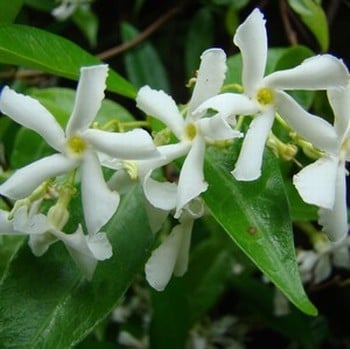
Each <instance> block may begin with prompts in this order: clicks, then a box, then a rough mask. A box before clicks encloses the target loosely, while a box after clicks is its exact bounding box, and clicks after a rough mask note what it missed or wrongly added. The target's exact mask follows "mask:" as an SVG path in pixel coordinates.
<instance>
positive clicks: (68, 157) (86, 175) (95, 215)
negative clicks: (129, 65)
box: [0, 65, 159, 234]
mask: <svg viewBox="0 0 350 349" xmlns="http://www.w3.org/2000/svg"><path fill="white" fill-rule="evenodd" d="M107 71H108V67H107V65H98V66H91V67H83V68H82V69H81V75H80V79H79V84H78V88H77V94H76V99H75V104H74V108H73V112H72V114H71V116H70V118H69V121H68V123H67V126H66V129H65V130H63V129H62V128H61V126H60V125H59V124H58V122H57V121H56V119H55V118H54V116H53V115H52V114H51V113H50V112H49V111H48V110H47V109H46V108H44V107H43V106H42V105H41V104H40V103H39V102H38V101H36V100H35V99H33V98H31V97H28V96H24V95H22V94H18V93H16V92H15V91H13V90H11V89H10V88H9V87H5V88H4V89H3V91H2V93H1V96H0V110H1V111H2V112H3V113H4V114H7V115H8V116H9V117H10V118H12V119H13V120H14V121H16V122H18V123H19V124H21V125H23V126H25V127H27V128H29V129H32V130H34V131H35V132H37V133H38V134H39V135H41V136H42V137H43V138H44V139H45V140H46V142H47V143H48V144H49V145H50V146H51V147H52V148H54V149H55V150H56V151H58V153H57V154H54V155H51V156H48V157H45V158H43V159H40V160H38V161H36V162H33V163H31V164H29V165H27V166H25V167H23V168H22V169H19V170H17V171H16V172H15V173H14V174H13V175H12V176H11V177H10V178H9V179H8V180H7V181H6V182H5V183H3V184H2V185H0V194H2V195H4V196H7V197H9V198H11V199H15V200H18V199H22V198H25V197H27V196H28V195H29V194H31V193H32V192H33V190H34V189H35V188H37V187H38V186H39V185H40V184H41V183H42V182H43V181H45V180H46V179H48V178H50V177H56V176H59V175H62V174H64V173H67V172H69V171H71V170H73V169H75V168H77V167H79V166H80V167H81V178H82V180H81V190H82V201H83V211H84V217H85V221H86V226H87V229H88V232H89V233H90V234H94V233H97V232H98V231H99V230H100V228H101V227H102V226H103V225H104V224H106V222H107V221H108V220H109V219H110V218H111V216H112V215H113V214H114V212H115V211H116V209H117V207H118V203H119V194H118V193H116V192H112V191H111V190H110V189H109V188H108V187H107V185H106V183H105V181H104V178H103V174H102V170H101V167H100V164H99V160H98V157H97V152H102V153H106V154H108V155H110V156H114V157H117V158H121V159H140V158H149V157H153V156H158V154H159V153H158V151H157V150H156V147H155V146H154V144H153V141H152V138H151V137H150V135H149V134H148V133H147V132H146V131H144V130H141V129H135V130H133V131H130V132H126V133H111V132H105V131H101V130H97V129H89V125H90V124H91V122H92V121H93V120H94V118H95V116H96V114H97V112H98V110H99V108H100V105H101V102H102V99H103V98H104V89H105V80H106V77H107Z"/></svg>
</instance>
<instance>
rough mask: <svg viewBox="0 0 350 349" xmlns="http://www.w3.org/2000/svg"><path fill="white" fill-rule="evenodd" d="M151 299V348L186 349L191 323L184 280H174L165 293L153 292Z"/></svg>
mask: <svg viewBox="0 0 350 349" xmlns="http://www.w3.org/2000/svg"><path fill="white" fill-rule="evenodd" d="M151 298H152V312H153V316H152V321H151V326H150V348H152V349H164V348H167V349H178V348H185V343H186V339H187V334H188V330H189V328H190V323H189V310H188V295H187V294H186V285H185V284H184V280H183V279H182V278H176V279H175V278H173V279H172V280H171V281H170V282H169V284H168V285H167V287H166V289H165V290H164V291H162V292H157V291H152V293H151Z"/></svg>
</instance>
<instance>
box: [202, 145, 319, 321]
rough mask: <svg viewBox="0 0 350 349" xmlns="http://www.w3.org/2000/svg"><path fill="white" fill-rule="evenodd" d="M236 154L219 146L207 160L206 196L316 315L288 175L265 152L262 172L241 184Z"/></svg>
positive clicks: (275, 278)
mask: <svg viewBox="0 0 350 349" xmlns="http://www.w3.org/2000/svg"><path fill="white" fill-rule="evenodd" d="M233 148H234V151H233V152H227V153H224V152H222V151H221V152H219V151H216V150H214V149H211V151H210V152H209V153H208V155H207V158H206V165H205V172H206V179H207V181H208V183H209V189H208V191H207V192H206V193H204V195H203V197H204V199H205V201H206V203H207V206H208V207H209V209H210V211H211V213H212V214H213V216H214V218H215V219H216V220H217V221H218V222H219V223H220V224H221V225H222V227H223V228H224V229H225V230H226V232H227V233H228V234H229V236H230V237H231V238H232V239H233V240H234V241H235V243H236V244H237V245H238V246H239V247H240V248H241V249H242V250H243V251H244V252H245V253H246V254H247V256H249V257H250V258H251V260H252V261H253V262H254V263H255V264H256V265H257V266H258V267H259V268H260V269H261V270H262V271H263V272H264V273H265V274H266V275H267V276H268V278H269V279H270V280H271V281H272V282H274V283H275V285H276V286H277V287H279V288H280V289H281V291H282V292H283V293H284V294H285V295H286V296H287V297H288V298H289V299H290V301H291V302H292V303H294V304H295V305H296V306H297V307H298V308H300V309H301V310H302V311H304V312H305V313H308V314H313V315H315V314H316V313H317V310H316V309H315V307H314V306H313V305H312V304H311V302H310V301H309V299H308V297H307V296H306V294H305V291H304V289H303V286H302V283H301V280H300V276H299V272H298V267H297V264H296V260H295V250H294V244H293V232H292V224H291V218H290V213H289V207H288V202H287V197H286V193H285V189H284V184H283V179H282V177H281V175H280V172H279V168H278V163H277V160H276V158H275V157H274V156H273V155H272V154H271V153H270V152H268V151H267V152H266V156H265V158H264V166H263V172H262V176H261V177H260V178H259V179H258V180H256V181H253V182H238V181H236V180H234V178H233V177H232V175H231V174H230V171H231V170H232V168H233V164H234V160H235V159H236V156H237V153H238V150H239V142H237V143H235V145H234V147H233Z"/></svg>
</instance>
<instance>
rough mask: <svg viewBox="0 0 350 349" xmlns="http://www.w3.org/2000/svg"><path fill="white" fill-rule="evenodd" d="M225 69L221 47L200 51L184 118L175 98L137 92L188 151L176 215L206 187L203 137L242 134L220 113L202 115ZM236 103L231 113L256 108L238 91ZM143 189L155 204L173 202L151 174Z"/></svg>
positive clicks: (140, 101)
mask: <svg viewBox="0 0 350 349" xmlns="http://www.w3.org/2000/svg"><path fill="white" fill-rule="evenodd" d="M225 72H226V55H225V53H224V52H223V51H222V50H221V49H209V50H207V51H205V52H204V53H203V54H202V56H201V64H200V67H199V71H198V77H197V81H196V85H195V87H194V90H193V94H192V98H191V100H190V102H189V103H188V110H187V113H186V117H185V119H184V118H183V116H182V115H181V113H180V111H179V109H178V107H177V105H176V103H175V101H174V100H173V99H172V98H171V97H170V96H169V95H167V94H166V93H164V92H163V91H157V90H153V89H151V88H150V87H148V86H144V87H142V88H141V89H140V91H139V92H138V94H137V97H136V101H137V106H138V107H139V108H140V109H141V110H143V111H144V112H145V113H147V114H149V115H152V116H154V117H155V118H157V119H159V120H160V121H162V122H163V123H164V124H165V125H166V126H168V128H169V129H170V130H171V131H172V132H173V133H174V135H175V136H176V137H177V139H178V140H179V141H180V142H179V143H178V144H177V145H176V147H178V149H177V150H178V151H179V154H181V155H185V154H187V156H186V159H185V161H184V163H183V165H182V168H181V172H180V177H179V182H178V189H177V196H176V204H175V207H176V212H175V217H179V216H180V214H181V210H182V208H183V207H184V206H185V205H186V204H187V203H188V202H190V201H191V200H192V199H193V198H195V197H197V196H198V195H199V194H200V193H202V192H204V191H205V190H206V189H207V186H208V184H207V183H206V182H205V179H204V174H203V162H204V155H205V142H206V140H207V139H210V140H214V141H217V140H228V139H233V138H236V137H241V133H240V132H238V131H236V130H233V129H232V128H231V126H230V125H229V122H228V120H227V119H226V118H225V117H223V116H222V115H220V114H218V115H214V116H212V117H203V116H205V111H206V110H207V109H208V108H206V107H205V106H204V107H201V104H202V103H203V102H205V101H206V100H207V99H208V98H210V97H212V96H215V95H216V94H218V93H219V92H220V89H221V87H222V84H223V82H224V79H225ZM235 106H236V109H235V110H234V112H232V113H231V114H236V115H237V114H247V113H251V112H252V111H253V110H255V109H254V106H253V105H252V103H251V102H250V101H249V100H248V98H246V97H245V96H242V95H237V99H236V105H235ZM150 181H151V182H150ZM145 187H146V189H145ZM158 189H159V190H158ZM144 190H145V193H146V196H147V193H148V194H149V195H148V196H147V198H148V200H149V201H150V202H151V204H152V205H154V206H155V207H158V208H161V209H167V207H172V206H173V203H172V202H169V203H167V202H166V199H167V196H166V195H165V194H164V192H163V189H162V188H161V187H158V186H157V185H156V182H155V181H152V179H151V178H150V176H148V178H147V179H146V181H145V183H144ZM151 192H152V193H151ZM158 199H159V200H158Z"/></svg>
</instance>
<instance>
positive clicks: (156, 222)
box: [145, 200, 169, 234]
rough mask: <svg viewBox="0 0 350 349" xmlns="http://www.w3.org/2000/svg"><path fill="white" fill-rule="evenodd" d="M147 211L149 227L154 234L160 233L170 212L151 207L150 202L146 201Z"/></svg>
mask: <svg viewBox="0 0 350 349" xmlns="http://www.w3.org/2000/svg"><path fill="white" fill-rule="evenodd" d="M145 209H146V213H147V218H148V223H149V227H150V228H151V231H152V233H153V234H155V233H156V232H158V231H159V229H160V228H161V226H162V225H163V223H164V222H165V220H166V218H167V217H168V214H169V211H165V210H162V209H160V208H156V207H154V206H153V205H151V204H150V203H149V202H148V200H145Z"/></svg>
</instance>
